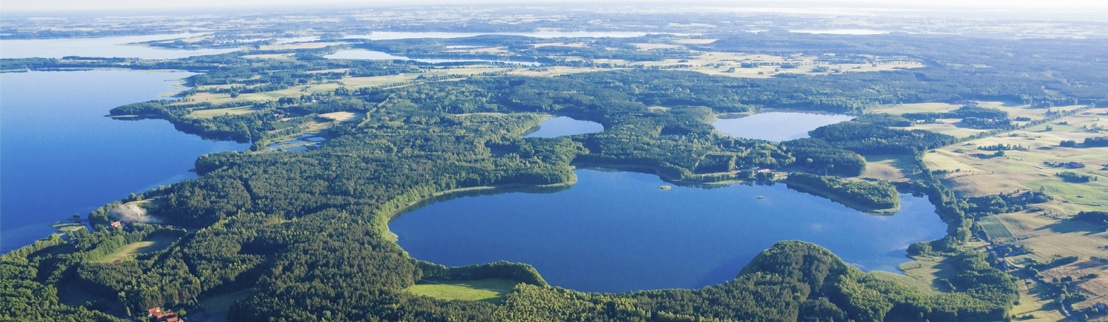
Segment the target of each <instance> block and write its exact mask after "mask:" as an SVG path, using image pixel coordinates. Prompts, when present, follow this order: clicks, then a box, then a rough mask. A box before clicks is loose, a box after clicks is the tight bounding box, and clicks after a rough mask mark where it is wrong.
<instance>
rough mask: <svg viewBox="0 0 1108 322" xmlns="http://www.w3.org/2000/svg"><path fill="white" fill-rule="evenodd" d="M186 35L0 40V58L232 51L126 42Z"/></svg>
mask: <svg viewBox="0 0 1108 322" xmlns="http://www.w3.org/2000/svg"><path fill="white" fill-rule="evenodd" d="M190 36H193V35H190V34H174V35H152V36H122V37H100V38H65V39H11V40H0V58H29V57H41V58H61V57H65V56H84V57H127V58H143V59H174V58H183V57H191V56H202V55H213V54H222V53H229V52H232V51H234V49H200V50H180V49H162V48H153V47H146V46H140V45H129V44H130V43H136V42H143V41H151V40H163V39H177V38H187V37H190Z"/></svg>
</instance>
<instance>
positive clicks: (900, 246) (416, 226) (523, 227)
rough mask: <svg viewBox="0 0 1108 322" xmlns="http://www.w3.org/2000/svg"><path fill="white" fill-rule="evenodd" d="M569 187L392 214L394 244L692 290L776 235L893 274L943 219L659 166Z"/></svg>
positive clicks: (938, 230)
mask: <svg viewBox="0 0 1108 322" xmlns="http://www.w3.org/2000/svg"><path fill="white" fill-rule="evenodd" d="M576 174H577V177H578V181H577V183H576V184H574V185H573V186H572V187H570V188H568V189H564V190H561V191H557V192H553V193H541V194H540V193H524V192H508V193H501V194H493V195H483V196H476V197H461V198H456V199H451V200H445V201H439V202H436V203H432V204H430V205H428V206H425V207H422V208H418V209H415V210H413V211H411V212H408V213H406V214H404V215H402V216H400V217H399V218H396V219H395V220H393V221H392V222H391V223H390V225H389V228H390V230H391V231H392V232H393V233H395V234H397V235H398V237H399V244H400V246H402V247H403V248H404V249H405V250H406V251H408V253H409V254H410V255H411V256H413V257H415V258H419V259H423V260H429V261H432V262H436V263H440V264H444V265H467V264H478V263H489V262H495V261H500V260H507V261H516V262H525V263H528V264H531V265H534V266H535V268H536V269H538V271H539V273H541V274H542V275H543V277H544V278H546V280H547V281H548V282H550V283H551V284H553V285H557V286H562V287H566V288H571V289H576V290H583V291H600V292H623V291H631V290H646V289H660V288H698V287H703V286H706V285H714V284H719V283H723V282H725V281H728V280H730V279H732V278H734V277H735V275H736V274H738V272H739V271H740V270H741V269H742V267H743V266H745V265H746V264H747V263H748V262H749V261H750V260H751V259H752V258H753V257H754V256H755V255H756V254H757V253H759V252H761V251H762V250H764V249H766V248H768V247H770V246H772V245H773V244H774V243H776V242H777V241H780V240H804V241H809V242H814V243H817V244H819V245H821V246H823V247H826V248H828V249H830V250H831V251H833V252H835V254H837V255H839V256H840V257H842V258H843V259H844V260H845V261H846V262H848V263H850V264H852V265H855V266H857V267H859V268H862V269H864V270H884V271H893V272H895V271H897V268H896V267H897V265H899V264H901V263H904V262H906V261H908V258H907V257H906V253H905V250H906V248H907V246H908V245H909V244H910V243H912V242H916V241H925V240H934V239H938V238H940V237H942V236H943V235H945V233H946V225H945V224H944V223H943V222H942V221H941V220H940V219H939V217H938V215H936V214H935V207H934V206H933V205H931V204H930V203H929V202H928V201H927V199H926V198H922V197H913V196H910V195H902V196H901V198H902V199H901V210H900V211H899V212H897V213H896V214H895V215H892V216H874V215H869V214H865V213H862V212H859V211H856V210H852V209H849V208H847V207H845V206H842V205H840V204H837V203H834V202H832V201H830V200H827V199H824V198H820V197H815V196H812V195H808V194H805V193H801V192H797V191H794V190H789V189H788V188H786V187H785V186H784V185H783V184H778V185H774V186H746V185H733V186H727V187H720V188H714V189H703V188H692V187H679V186H678V187H673V188H672V189H670V190H663V189H660V186H661V185H665V184H666V183H664V182H663V181H661V180H660V179H659V178H658V177H657V176H655V175H649V174H641V173H632V172H611V171H598V170H577V171H576Z"/></svg>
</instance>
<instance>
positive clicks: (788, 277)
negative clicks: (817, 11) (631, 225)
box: [0, 31, 1108, 321]
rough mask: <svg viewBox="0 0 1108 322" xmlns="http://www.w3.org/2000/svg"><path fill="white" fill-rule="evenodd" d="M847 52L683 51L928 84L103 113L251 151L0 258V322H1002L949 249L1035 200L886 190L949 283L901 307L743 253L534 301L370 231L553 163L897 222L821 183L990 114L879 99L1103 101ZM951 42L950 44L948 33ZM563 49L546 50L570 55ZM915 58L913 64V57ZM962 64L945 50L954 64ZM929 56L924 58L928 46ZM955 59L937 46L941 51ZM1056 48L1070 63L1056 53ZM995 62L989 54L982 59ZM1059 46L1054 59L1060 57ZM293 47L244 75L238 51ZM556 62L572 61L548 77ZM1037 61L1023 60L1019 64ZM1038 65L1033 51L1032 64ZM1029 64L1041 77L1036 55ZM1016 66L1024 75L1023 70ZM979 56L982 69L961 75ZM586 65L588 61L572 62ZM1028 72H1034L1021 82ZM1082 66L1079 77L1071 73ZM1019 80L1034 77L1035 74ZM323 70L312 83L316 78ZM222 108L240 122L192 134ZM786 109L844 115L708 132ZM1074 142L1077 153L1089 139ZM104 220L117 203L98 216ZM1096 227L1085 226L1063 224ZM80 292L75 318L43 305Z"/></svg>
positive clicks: (786, 85)
mask: <svg viewBox="0 0 1108 322" xmlns="http://www.w3.org/2000/svg"><path fill="white" fill-rule="evenodd" d="M664 37H667V36H658V35H655V36H646V37H639V38H633V39H626V40H620V39H603V40H595V41H596V43H594V44H598V45H597V46H594V47H588V49H580V48H577V49H574V48H573V47H569V46H549V47H535V46H531V45H532V44H535V43H539V42H542V41H547V40H540V39H532V38H527V37H514V36H513V37H505V36H498V37H470V38H459V39H453V40H430V39H423V40H391V41H370V40H357V41H354V40H350V41H344V43H343V44H341V45H337V46H329V47H325V48H320V49H300V50H288V51H280V50H272V51H264V50H260V49H256V48H255V49H247V50H244V51H243V52H237V53H230V54H223V55H211V56H199V57H191V58H182V59H172V60H141V59H127V58H87V57H65V58H61V59H54V58H34V59H4V60H0V64H2V66H0V69H3V70H20V69H23V70H28V69H29V70H55V69H72V68H104V67H115V68H120V67H123V68H130V69H179V70H187V71H192V72H196V73H198V74H196V75H194V76H191V77H189V78H188V80H187V85H189V86H191V87H193V88H192V89H189V90H187V91H186V93H183V94H182V96H183V95H188V94H194V93H197V92H198V91H200V90H198V89H195V87H198V86H208V85H220V86H213V87H210V88H209V89H205V91H208V92H211V93H219V94H231V95H232V96H233V95H241V94H247V93H257V92H268V91H274V90H282V89H288V88H291V87H294V86H304V85H309V84H323V83H328V82H334V81H336V80H338V79H341V78H342V77H347V76H382V75H400V74H405V73H419V72H421V71H424V70H427V69H431V68H434V66H429V64H425V63H416V62H403V61H358V60H332V59H325V58H322V56H323V55H324V54H327V53H331V52H333V51H335V50H337V49H339V48H367V49H375V50H382V51H386V52H389V53H393V54H403V55H407V56H411V57H437V58H478V59H498V60H503V59H510V60H519V61H537V62H542V63H544V64H550V66H574V67H578V66H584V65H587V64H588V63H587V60H590V59H624V60H627V61H633V62H641V61H658V60H662V59H684V58H688V57H689V56H688V55H689V52H688V51H682V50H668V51H667V50H660V51H642V50H637V49H635V47H634V46H633V45H631V44H632V43H633V42H642V41H656V40H658V39H662V38H664ZM866 39H868V40H869V41H855V40H857V38H854V36H849V37H848V36H833V35H797V34H788V33H784V34H782V33H781V32H776V31H774V32H764V33H756V34H755V33H751V34H745V33H744V34H737V35H721V37H720V40H718V41H715V42H712V43H708V44H701V45H689V48H690V49H703V50H721V51H732V52H734V51H744V52H755V53H783V52H784V53H788V52H805V53H814V54H816V55H819V54H822V53H824V52H828V51H831V52H840V53H844V54H846V53H849V54H865V53H869V54H881V55H903V56H908V57H913V58H916V59H919V60H922V61H923V62H925V64H927V67H926V68H921V69H914V70H894V71H885V72H859V73H842V74H833V75H779V76H777V77H771V78H734V77H725V76H710V75H706V74H703V73H698V72H693V71H675V70H664V69H659V68H629V67H626V66H620V68H618V69H611V70H599V71H594V72H587V73H575V74H566V75H561V76H554V77H527V76H518V75H506V74H497V73H493V74H485V75H473V76H467V77H443V78H442V79H434V78H429V79H423V80H424V81H418V82H409V83H404V84H400V85H397V86H386V87H377V88H346V87H339V88H338V89H335V90H333V91H329V92H326V93H305V94H303V95H300V96H299V97H282V98H280V99H276V100H271V101H265V102H235V103H230V104H224V105H217V104H212V103H206V102H203V103H194V102H187V101H183V100H181V99H167V100H159V101H150V102H140V103H134V104H128V105H124V106H120V107H118V108H115V109H112V110H111V111H110V114H111V115H112V116H116V117H148V118H159V119H166V120H168V121H170V122H172V123H173V124H174V126H175V127H176V128H177V129H179V130H181V131H184V132H187V133H193V134H197V135H200V136H203V137H205V138H210V139H222V140H235V141H239V142H251V143H252V144H253V146H252V148H251V150H250V151H241V152H224V153H215V154H209V155H205V156H202V157H200V158H198V159H197V160H196V161H195V169H196V172H197V174H198V175H199V177H198V178H196V179H191V180H186V181H183V182H180V183H176V184H173V185H171V186H168V187H163V188H159V189H155V190H152V191H148V192H146V193H144V194H141V195H139V196H135V197H133V198H130V199H128V200H123V201H136V200H139V199H141V200H144V201H148V202H149V203H148V204H146V205H145V207H146V209H147V211H148V212H149V213H150V214H151V215H153V216H156V217H158V218H161V219H162V220H164V221H165V223H164V224H159V225H133V226H131V227H128V228H127V229H114V228H109V227H108V223H109V222H110V221H111V219H112V218H110V217H109V214H108V212H107V211H106V210H105V209H108V208H101V209H100V210H97V211H94V212H93V213H92V214H90V216H89V217H90V222H92V223H93V225H94V226H95V228H96V229H95V231H94V232H87V231H77V232H74V233H71V234H69V235H68V236H67V237H66V238H64V239H63V238H61V237H59V236H52V237H51V238H49V239H45V240H41V241H38V242H36V243H35V244H33V245H29V246H26V247H23V248H21V249H18V250H16V251H12V252H10V253H8V254H4V255H3V256H2V257H0V270H2V272H0V273H2V276H4V278H3V280H2V281H0V296H2V297H3V298H4V303H5V305H0V320H75V321H76V320H80V321H88V320H94V321H115V320H123V319H125V318H126V317H141V316H142V313H143V312H145V310H146V309H147V308H149V307H152V306H172V307H190V308H192V307H199V306H198V304H199V303H198V302H199V301H201V300H203V299H205V298H210V297H212V296H216V295H221V294H227V293H232V292H235V291H240V290H245V291H246V295H245V297H244V298H242V299H241V300H238V301H236V302H235V303H234V305H233V306H232V307H231V309H230V312H229V316H230V317H231V319H232V320H238V321H376V320H383V321H399V320H407V321H414V320H442V321H447V320H520V321H524V320H530V321H556V320H579V321H593V320H612V321H648V320H649V321H701V320H704V321H710V320H720V321H723V320H733V321H791V320H819V321H877V320H888V321H988V320H1005V319H1007V318H1008V317H1009V316H1008V315H1009V309H1010V308H1011V307H1012V305H1013V303H1015V301H1016V299H1017V293H1016V285H1015V283H1014V282H1013V280H1012V278H1011V277H1009V276H1008V275H1007V274H1006V273H1005V272H1003V271H1000V270H998V269H995V268H993V267H992V266H991V265H990V263H989V262H988V260H987V259H986V257H985V256H984V255H982V254H978V253H975V252H973V251H972V250H967V249H966V248H965V247H963V245H964V243H965V242H966V241H968V240H969V239H970V236H971V235H972V234H971V227H973V225H974V224H973V220H974V219H975V218H977V217H979V216H983V215H987V214H993V213H998V212H1004V211H1012V209H1019V208H1020V207H1026V206H1027V204H1029V203H1035V202H1042V200H1044V199H1045V198H1049V196H1045V195H1040V194H1036V193H1026V194H1019V195H999V196H988V197H980V198H971V199H967V198H960V197H958V196H956V195H955V194H954V193H953V192H952V191H950V190H948V189H946V188H945V187H944V186H943V185H942V183H941V182H939V180H938V179H936V178H934V177H931V173H929V172H927V171H921V173H920V174H919V175H918V176H915V177H912V178H911V179H912V181H911V182H908V183H904V184H903V185H904V186H907V187H908V188H910V190H912V191H914V192H918V193H924V194H926V195H927V196H928V198H929V200H930V201H931V202H932V203H933V204H934V205H935V206H936V209H937V210H936V212H937V215H938V216H939V217H940V218H942V219H943V220H944V221H945V222H946V223H947V224H948V236H946V237H944V238H942V239H940V240H936V241H924V242H919V243H916V244H913V245H912V246H911V247H910V249H909V250H910V252H911V253H913V254H917V255H918V254H934V255H941V256H945V257H947V258H949V259H950V260H949V262H950V265H951V269H952V271H953V272H954V273H952V274H950V276H948V277H945V278H943V279H942V280H941V281H936V282H937V283H939V284H943V285H947V286H949V287H948V288H949V290H950V292H938V293H936V292H930V291H923V290H919V289H916V288H914V287H913V286H909V285H907V284H903V283H900V282H895V281H890V280H888V279H882V278H880V277H878V276H877V275H876V274H869V273H864V272H861V271H860V270H858V269H856V268H853V267H851V266H848V265H846V264H845V263H843V262H842V261H841V260H839V259H838V258H837V257H836V256H835V255H834V254H832V253H830V252H829V251H827V250H825V249H823V248H820V247H819V246H817V245H812V244H808V243H803V242H796V241H783V242H780V243H778V244H777V245H775V246H773V247H772V248H770V249H767V250H765V251H764V252H762V253H761V254H759V255H758V256H757V257H756V258H755V259H754V260H753V261H752V262H751V263H750V264H749V265H747V266H746V268H745V269H743V270H742V271H741V272H737V273H736V277H735V278H734V279H732V280H730V281H728V282H726V283H723V284H720V285H714V286H708V287H705V288H701V289H695V290H686V289H674V290H651V291H638V292H629V293H622V294H599V293H586V292H578V291H573V290H566V289H562V288H558V287H552V286H550V285H548V284H547V283H546V281H545V280H543V278H542V276H541V273H542V272H539V271H536V270H535V269H534V268H532V267H531V266H529V265H527V264H526V263H506V262H501V263H489V264H484V265H474V266H467V267H444V266H441V265H438V264H435V263H428V262H423V261H418V260H415V259H412V258H410V257H409V256H407V254H406V253H405V252H404V250H403V249H401V248H400V247H399V246H398V245H397V244H396V242H395V240H394V237H393V236H392V235H391V234H390V233H389V232H388V229H387V224H388V222H389V220H391V219H392V218H393V217H394V216H396V215H397V214H398V212H400V211H402V210H403V209H406V208H408V207H410V206H411V205H413V204H417V203H419V202H421V201H426V200H429V198H433V197H435V196H438V195H439V194H440V193H442V192H445V191H449V190H454V189H460V188H474V187H486V186H513V187H518V186H538V185H556V184H567V183H572V182H573V181H574V180H575V178H574V174H573V169H574V168H575V167H587V166H605V167H614V168H619V169H626V170H632V171H646V172H651V173H655V174H657V175H659V176H660V177H662V178H663V179H665V180H667V181H671V182H674V183H677V184H699V183H711V182H733V181H734V180H750V179H756V178H758V177H757V176H758V175H757V174H756V172H755V171H753V170H755V169H759V168H764V169H771V170H783V169H787V170H789V171H795V172H794V173H792V174H791V175H790V176H789V179H788V181H787V182H788V183H791V184H800V185H806V186H809V187H815V188H816V189H815V190H819V191H825V192H830V193H828V195H833V196H836V197H838V198H843V199H845V200H849V201H851V202H853V203H858V204H862V205H864V206H865V207H869V208H873V209H886V208H896V207H897V206H898V195H897V190H896V188H893V186H892V185H891V184H889V183H886V182H878V183H875V182H867V181H858V180H854V179H843V178H841V177H853V176H858V175H860V174H861V173H863V171H864V170H865V167H866V161H865V159H864V156H871V155H897V156H904V157H906V158H908V159H911V158H912V157H914V158H915V160H916V163H917V164H922V163H921V162H920V161H919V159H920V155H921V154H922V153H924V152H925V151H927V150H929V149H934V148H938V147H941V146H944V145H949V144H952V143H955V142H956V139H955V138H954V137H951V136H948V135H942V134H936V133H932V132H927V131H920V130H904V129H898V128H897V127H900V126H904V125H906V124H910V123H911V121H913V120H924V121H925V120H928V119H933V118H939V117H945V116H948V114H951V113H953V114H957V116H959V117H961V118H964V119H965V120H964V121H963V122H966V123H965V124H964V125H965V126H968V127H974V128H1002V127H1005V126H1008V124H1007V123H1004V122H1003V121H1002V119H1003V120H1006V119H1007V115H1006V114H1004V113H1003V112H1001V111H998V110H989V109H983V108H977V107H972V106H970V107H964V108H962V109H959V110H956V111H954V112H950V113H947V114H941V115H940V114H922V113H921V114H910V115H904V116H896V117H893V116H875V115H868V114H865V113H866V112H867V111H868V110H869V109H871V108H874V107H877V106H880V105H885V104H899V103H918V102H950V103H959V102H963V101H967V100H1002V101H1008V102H1016V103H1028V104H1034V105H1036V106H1040V107H1048V106H1053V105H1061V104H1071V103H1075V102H1076V103H1108V96H1105V95H1108V94H1105V93H1108V90H1105V89H1108V78H1106V77H1108V76H1106V75H1108V73H1090V72H1088V70H1090V69H1091V70H1103V68H1102V67H1100V65H1096V64H1098V63H1099V61H1096V62H1090V61H1089V60H1087V59H1085V58H1087V57H1086V56H1085V55H1094V54H1096V53H1101V52H1103V49H1098V48H1099V47H1096V46H1097V45H1099V43H1094V42H1091V41H1083V40H1073V41H1071V42H1065V43H1064V46H1061V47H1059V46H1055V45H1057V44H1059V43H1060V41H1055V40H995V39H994V40H990V39H974V41H970V40H967V39H964V38H959V37H951V38H942V37H938V36H929V35H905V34H890V35H878V36H871V37H870V38H866ZM951 39H953V40H951ZM571 40H574V41H576V40H579V39H567V40H566V41H565V42H566V43H568V42H569V41H571ZM923 41H926V42H931V43H932V44H934V45H933V47H934V48H933V47H929V46H923V45H919V43H921V42H923ZM482 44H484V45H488V44H496V45H502V46H504V47H506V48H507V49H508V50H507V51H508V53H504V54H483V55H467V54H460V53H448V52H446V49H447V48H448V47H451V46H471V45H482ZM967 47H968V48H969V49H966V50H961V49H965V48H967ZM936 48H938V49H936ZM948 48H957V49H960V50H956V51H945V50H944V49H948ZM1065 48H1069V49H1074V48H1076V49H1080V50H1086V51H1087V53H1078V52H1080V50H1073V51H1072V52H1069V51H1066V52H1063V51H1064V49H1065ZM994 49H1004V50H1002V51H996V52H991V51H992V50H994ZM1067 50H1068V49H1067ZM275 53H277V54H280V53H291V54H294V55H292V56H290V57H291V58H290V59H283V60H251V59H247V58H243V56H245V55H248V54H255V55H261V54H275ZM566 55H573V56H578V57H582V58H585V60H584V61H569V60H566V59H564V57H562V56H566ZM1032 57H1035V58H1032ZM1043 57H1050V58H1049V59H1047V58H1043ZM1040 59H1045V60H1044V61H1039V60H1040ZM1029 60H1035V61H1036V64H1035V65H1034V66H1039V67H1033V66H1031V65H1032V64H1027V62H1028V61H1029ZM983 61H987V62H988V63H989V65H991V66H993V67H994V68H990V69H985V68H981V69H977V68H967V67H966V66H972V65H974V64H982V63H983ZM593 65H595V64H593ZM1042 66H1046V67H1042ZM1090 66H1092V67H1090ZM1035 68H1050V69H1053V72H1042V71H1039V70H1035ZM338 69H341V70H344V71H343V72H313V71H321V70H323V71H328V70H338ZM228 107H240V108H246V109H248V110H249V111H250V112H251V113H246V114H235V115H231V114H227V115H218V116H214V117H211V118H194V117H190V114H191V113H193V112H195V111H202V110H209V109H219V108H228ZM765 108H791V109H803V110H815V111H828V112H837V113H850V114H854V115H858V116H859V117H858V118H857V119H855V120H854V121H849V122H843V123H839V124H834V125H829V126H824V127H821V128H818V129H816V130H814V131H812V132H810V136H811V137H810V138H805V139H799V140H793V141H787V142H781V143H775V142H769V141H763V140H754V139H743V138H735V137H730V136H727V135H724V134H722V133H720V132H717V131H715V130H714V129H713V128H712V126H711V123H712V121H714V120H715V118H716V117H717V115H719V114H724V113H735V112H753V111H758V110H761V109H765ZM330 112H353V113H356V114H357V115H359V116H360V119H359V120H358V121H357V122H344V123H338V122H336V123H334V124H331V125H332V126H330V127H328V128H327V129H326V130H324V131H323V132H322V133H320V135H321V136H324V137H326V138H327V140H326V142H324V143H322V144H321V145H320V146H319V147H318V148H314V149H310V150H307V151H299V152H280V151H267V150H266V146H267V144H269V143H271V141H272V140H274V139H276V138H278V137H281V136H285V135H288V134H293V133H296V131H297V127H298V126H300V125H302V124H306V123H309V122H315V121H316V120H318V116H319V115H320V114H323V113H330ZM552 115H557V116H571V117H574V118H578V119H583V120H590V121H595V122H598V123H600V124H602V125H603V126H604V131H602V132H599V133H592V134H583V135H574V136H568V137H559V138H523V137H522V136H523V135H524V134H525V133H526V132H527V130H528V129H530V128H533V127H534V126H536V125H538V124H540V122H541V121H542V120H543V119H545V118H547V117H549V116H552ZM1103 141H1104V140H1103V138H1090V139H1087V140H1086V141H1085V143H1084V144H1085V146H1087V147H1093V146H1099V145H1101V143H1102V142H1103ZM114 205H118V204H114ZM1079 217H1081V219H1082V220H1088V221H1091V222H1094V223H1101V222H1103V218H1102V217H1104V216H1102V214H1099V213H1097V214H1084V215H1080V216H1079ZM156 238H161V239H173V240H174V242H172V243H171V245H167V247H165V248H164V249H163V250H159V251H156V252H152V253H147V254H143V255H139V256H137V257H135V258H132V259H126V260H122V261H120V262H114V261H106V260H104V258H105V257H106V256H108V255H109V254H112V253H114V252H115V251H117V250H119V249H120V248H121V247H123V246H124V245H128V244H131V243H135V242H138V241H144V240H151V239H156ZM430 278H433V279H444V280H467V279H482V278H503V279H508V280H512V281H518V282H519V284H517V285H516V286H515V288H514V289H513V290H512V291H511V292H509V293H508V295H507V297H506V298H505V300H504V302H503V304H500V305H496V304H491V303H486V302H469V301H445V300H438V299H433V298H429V297H422V296H416V295H413V294H411V293H408V292H406V291H405V289H406V288H407V287H410V286H412V285H414V284H415V283H417V282H419V281H421V280H423V279H430ZM72 289H82V290H85V291H86V292H88V293H90V298H93V300H89V301H87V302H84V303H71V301H70V303H64V304H63V302H67V301H65V300H64V299H63V298H62V297H61V295H60V294H65V292H66V291H67V290H72Z"/></svg>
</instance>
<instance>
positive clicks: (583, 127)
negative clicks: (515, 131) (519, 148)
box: [523, 116, 604, 138]
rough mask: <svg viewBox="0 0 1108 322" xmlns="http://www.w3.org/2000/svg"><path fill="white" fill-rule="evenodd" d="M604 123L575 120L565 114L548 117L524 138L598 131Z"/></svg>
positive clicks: (551, 136) (602, 129) (602, 128)
mask: <svg viewBox="0 0 1108 322" xmlns="http://www.w3.org/2000/svg"><path fill="white" fill-rule="evenodd" d="M601 131H604V125H601V124H600V123H596V122H593V121H582V120H576V119H573V118H570V117H566V116H558V117H552V118H548V119H546V120H544V121H542V124H539V126H538V127H537V128H534V129H532V131H531V133H528V134H527V135H524V136H523V137H525V138H556V137H559V136H567V135H578V134H589V133H599V132H601Z"/></svg>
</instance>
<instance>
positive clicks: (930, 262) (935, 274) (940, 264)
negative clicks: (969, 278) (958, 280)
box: [886, 256, 955, 292]
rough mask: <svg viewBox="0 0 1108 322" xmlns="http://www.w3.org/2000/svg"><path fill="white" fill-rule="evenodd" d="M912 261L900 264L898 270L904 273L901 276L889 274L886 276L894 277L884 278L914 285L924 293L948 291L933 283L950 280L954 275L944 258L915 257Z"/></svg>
mask: <svg viewBox="0 0 1108 322" xmlns="http://www.w3.org/2000/svg"><path fill="white" fill-rule="evenodd" d="M914 259H915V260H914V261H911V262H907V263H904V264H900V266H899V268H900V270H901V271H904V275H903V276H900V275H899V274H891V273H890V274H888V275H896V277H888V276H886V278H890V279H896V280H899V281H901V282H906V283H908V284H909V285H915V286H916V288H917V289H920V290H924V291H930V292H949V291H950V290H949V289H945V286H944V285H938V284H935V283H934V282H935V281H936V280H937V279H940V278H950V277H953V275H954V272H955V271H954V269H953V268H952V266H951V264H949V263H947V262H945V260H946V258H943V257H938V256H917V257H915V258H914ZM940 287H943V288H940Z"/></svg>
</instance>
